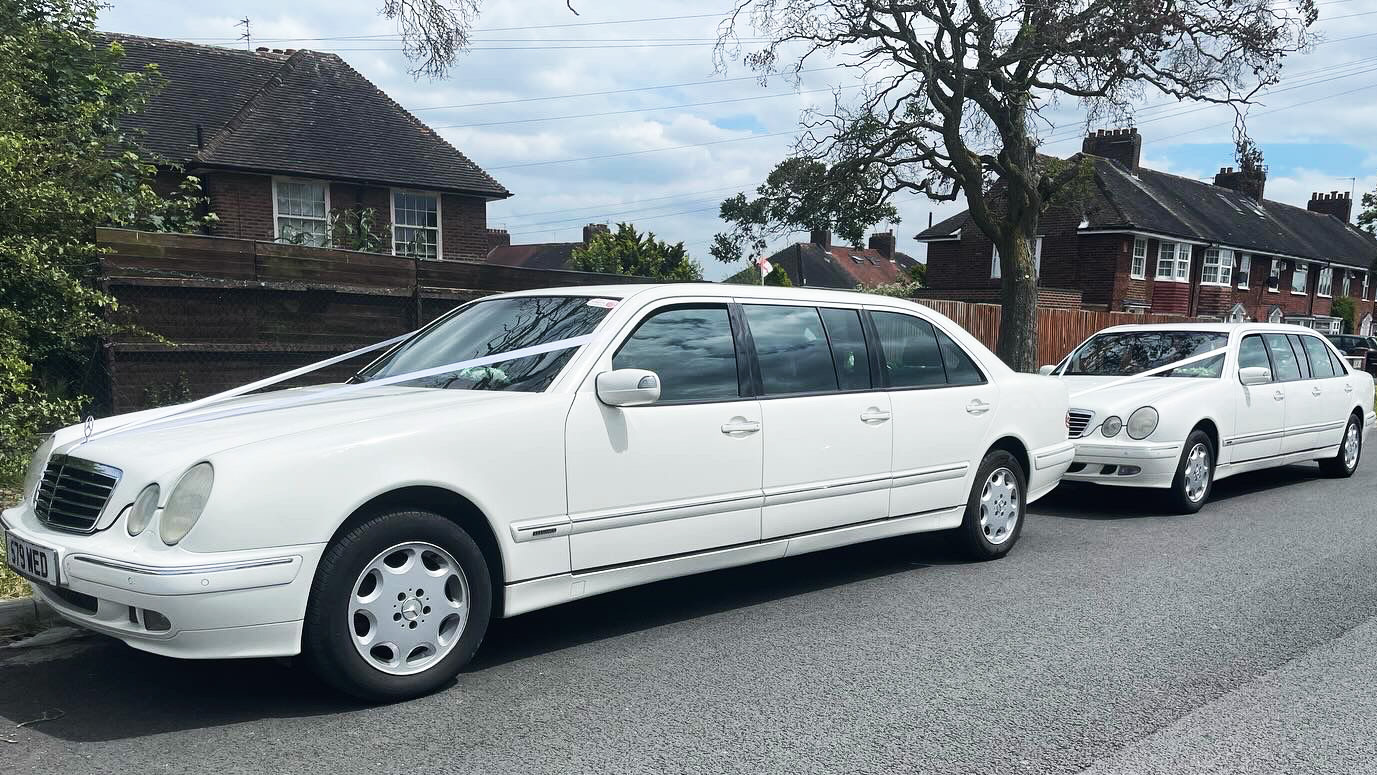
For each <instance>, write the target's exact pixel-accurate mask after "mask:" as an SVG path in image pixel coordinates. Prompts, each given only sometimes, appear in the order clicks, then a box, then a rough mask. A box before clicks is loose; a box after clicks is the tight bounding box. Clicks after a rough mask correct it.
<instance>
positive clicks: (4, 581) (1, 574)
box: [0, 487, 29, 600]
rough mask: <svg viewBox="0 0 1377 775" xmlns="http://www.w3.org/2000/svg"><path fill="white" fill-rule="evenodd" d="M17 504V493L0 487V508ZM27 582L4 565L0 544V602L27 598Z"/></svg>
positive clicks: (0, 543) (3, 548)
mask: <svg viewBox="0 0 1377 775" xmlns="http://www.w3.org/2000/svg"><path fill="white" fill-rule="evenodd" d="M18 502H19V491H18V490H11V489H8V488H5V487H0V506H9V505H11V504H13V503H18ZM28 596H29V582H27V581H25V580H23V579H21V578H19V577H18V576H16V575H15V574H14V573H13V572H12V571H10V569H9V568H8V567H7V566H6V565H5V546H4V543H3V542H0V600H8V599H10V598H12V597H28Z"/></svg>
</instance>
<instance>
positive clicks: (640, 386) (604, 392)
mask: <svg viewBox="0 0 1377 775" xmlns="http://www.w3.org/2000/svg"><path fill="white" fill-rule="evenodd" d="M594 382H595V384H596V385H597V390H598V400H599V401H601V402H603V403H604V404H607V405H608V406H644V405H646V404H653V403H655V402H656V401H659V400H660V376H659V375H658V374H656V373H655V372H653V371H647V370H645V369H614V370H613V371H604V372H603V373H601V374H599V375H598V377H597V379H596V380H594Z"/></svg>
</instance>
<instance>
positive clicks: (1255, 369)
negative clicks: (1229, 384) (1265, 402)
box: [1238, 366, 1272, 385]
mask: <svg viewBox="0 0 1377 775" xmlns="http://www.w3.org/2000/svg"><path fill="white" fill-rule="evenodd" d="M1238 381H1239V382H1242V383H1243V384H1245V385H1265V384H1267V383H1268V382H1271V381H1272V370H1271V369H1269V368H1267V367H1266V366H1244V367H1243V368H1241V369H1239V370H1238Z"/></svg>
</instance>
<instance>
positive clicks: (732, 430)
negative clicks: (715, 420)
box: [722, 417, 760, 436]
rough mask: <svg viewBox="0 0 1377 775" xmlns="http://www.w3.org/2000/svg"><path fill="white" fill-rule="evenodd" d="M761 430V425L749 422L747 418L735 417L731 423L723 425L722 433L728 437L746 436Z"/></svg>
mask: <svg viewBox="0 0 1377 775" xmlns="http://www.w3.org/2000/svg"><path fill="white" fill-rule="evenodd" d="M758 430H760V423H758V422H756V421H755V420H747V419H746V418H745V417H733V418H732V419H731V420H730V421H729V422H727V423H725V424H723V426H722V432H723V433H725V434H727V435H728V436H732V435H737V434H740V435H743V436H744V435H746V434H748V433H755V432H756V431H758Z"/></svg>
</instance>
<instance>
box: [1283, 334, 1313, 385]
mask: <svg viewBox="0 0 1377 775" xmlns="http://www.w3.org/2000/svg"><path fill="white" fill-rule="evenodd" d="M1286 338H1287V339H1288V340H1290V342H1291V349H1292V350H1293V351H1294V352H1295V353H1296V365H1297V366H1300V371H1301V379H1310V359H1309V358H1307V357H1305V348H1304V347H1302V346H1301V343H1300V337H1299V336H1296V335H1295V334H1287V335H1286Z"/></svg>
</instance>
